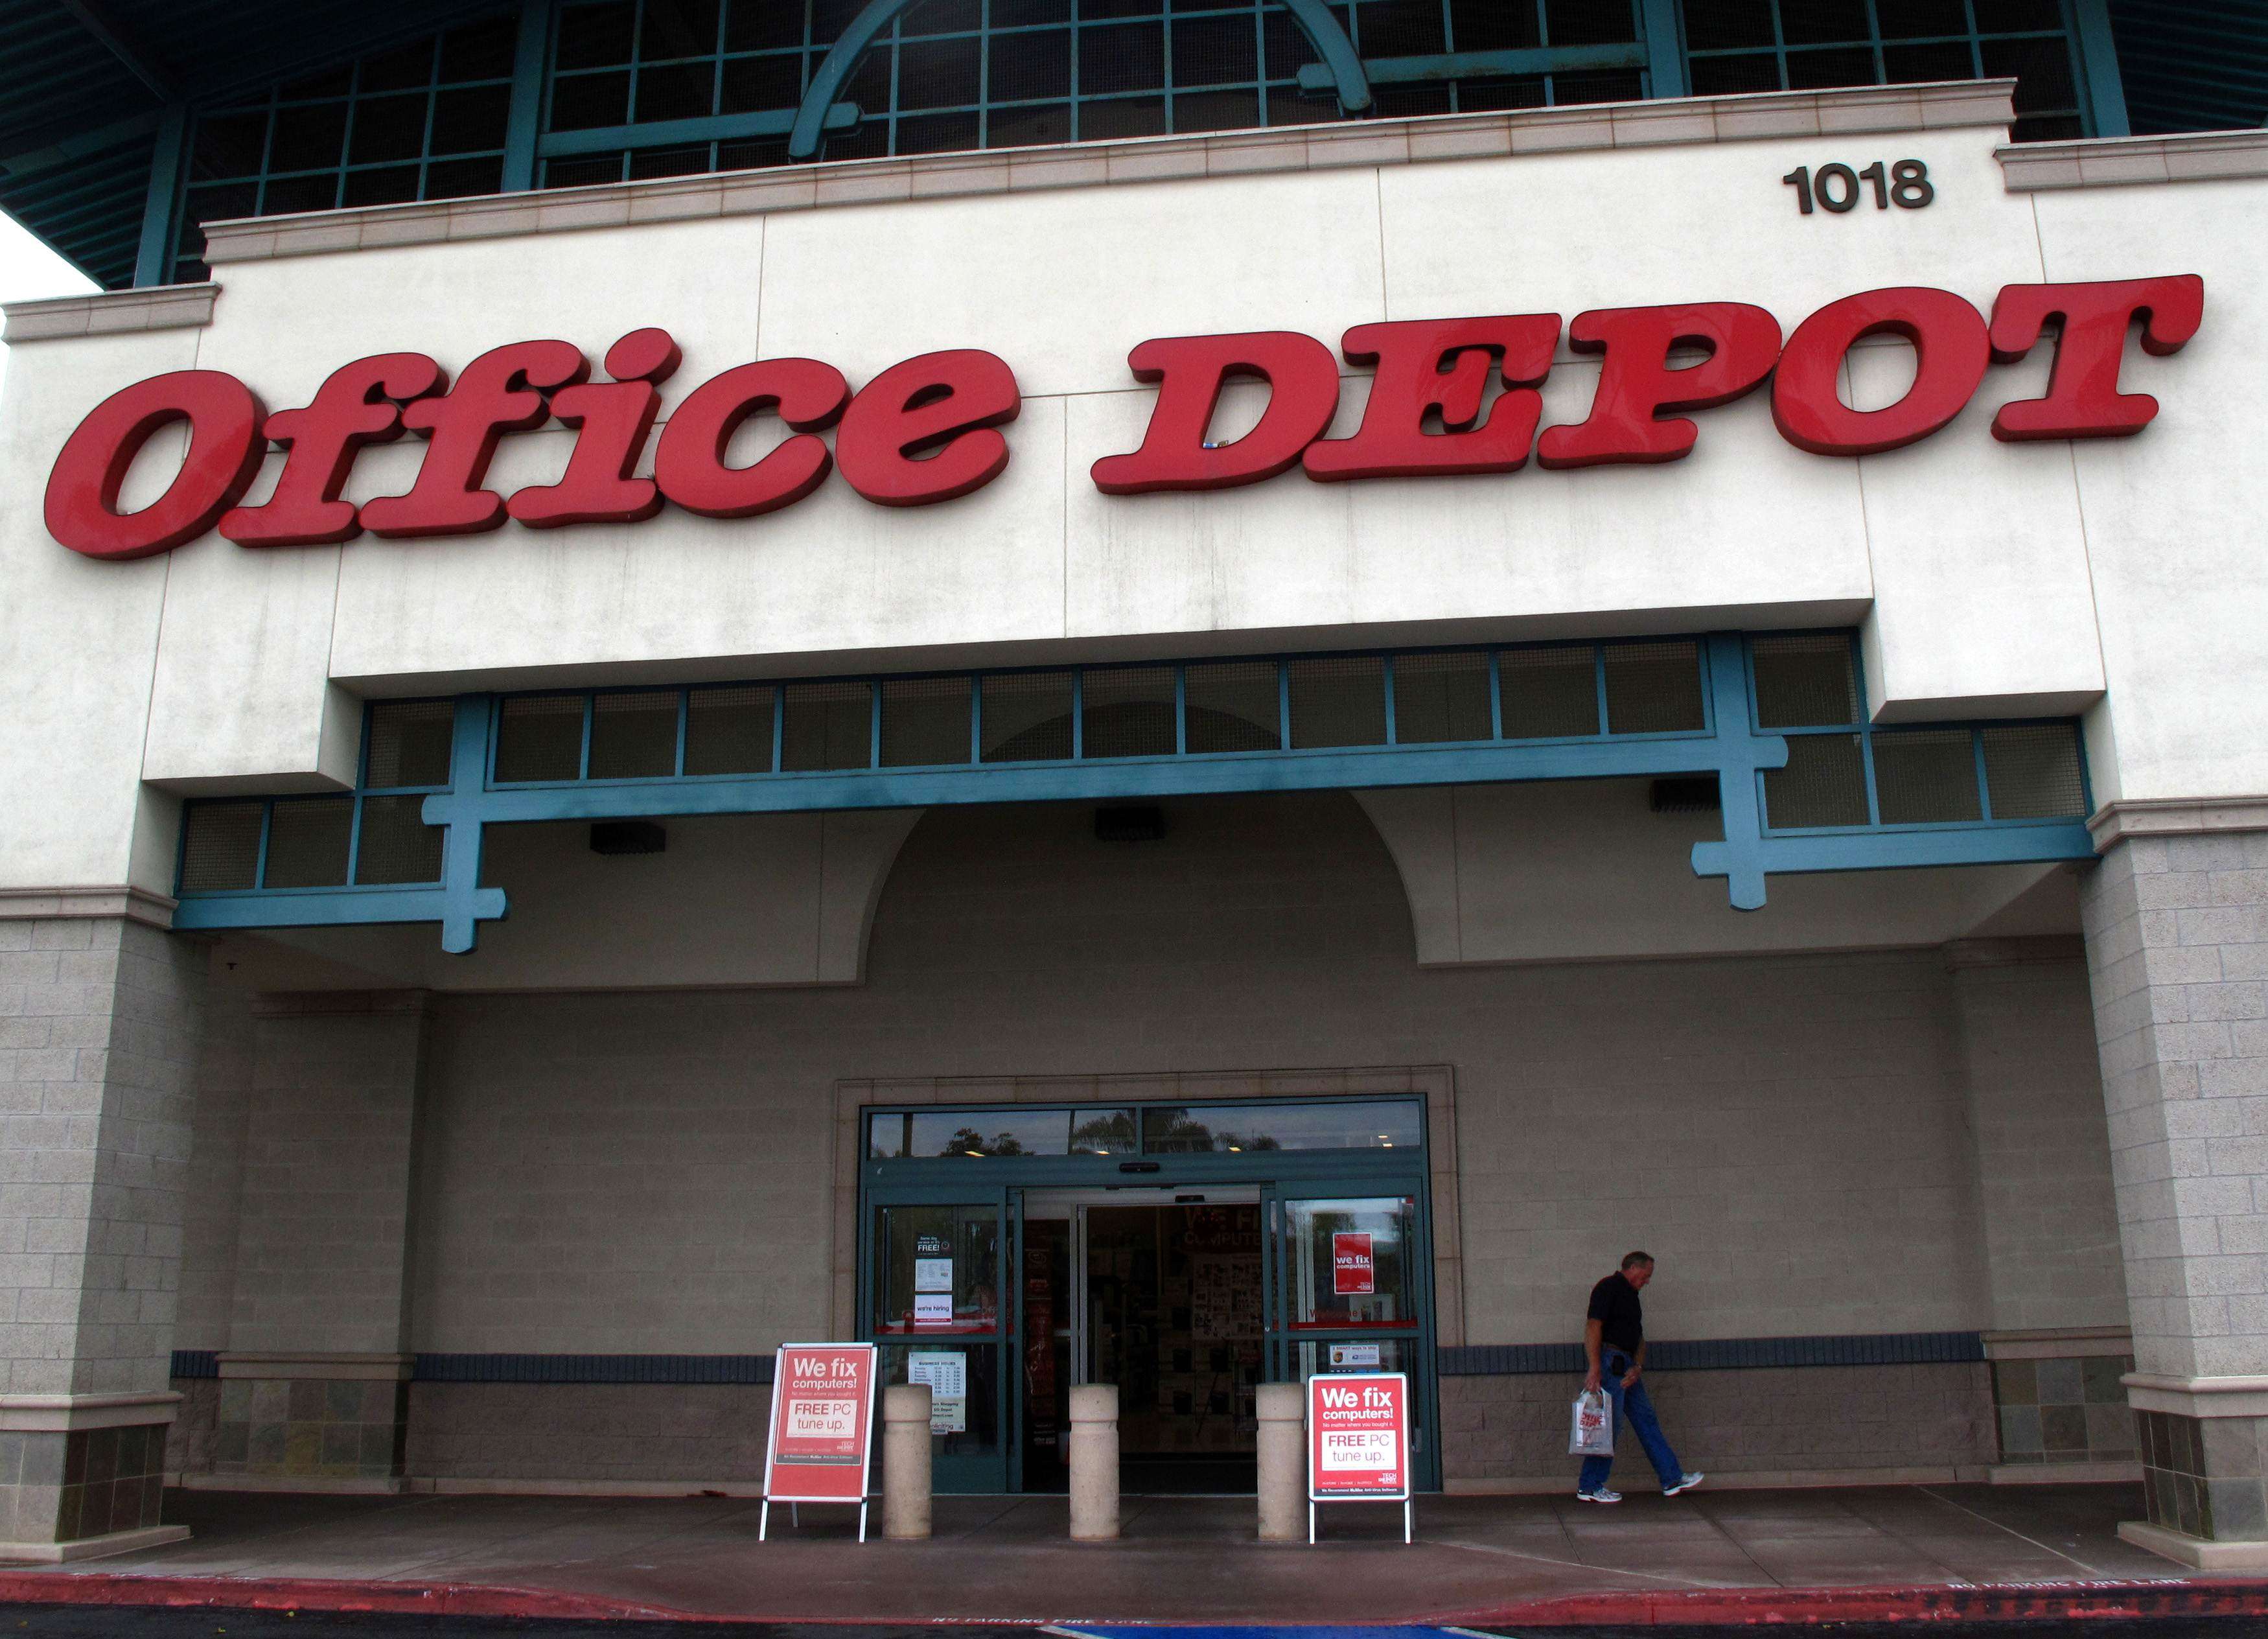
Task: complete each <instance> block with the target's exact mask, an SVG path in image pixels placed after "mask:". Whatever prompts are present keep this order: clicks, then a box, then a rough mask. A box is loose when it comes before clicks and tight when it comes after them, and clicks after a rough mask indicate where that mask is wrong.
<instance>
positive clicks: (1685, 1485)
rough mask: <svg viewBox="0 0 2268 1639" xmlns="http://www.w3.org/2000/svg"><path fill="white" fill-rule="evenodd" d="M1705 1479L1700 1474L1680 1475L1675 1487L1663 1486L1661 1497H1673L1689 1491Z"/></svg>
mask: <svg viewBox="0 0 2268 1639" xmlns="http://www.w3.org/2000/svg"><path fill="white" fill-rule="evenodd" d="M1705 1477H1706V1476H1705V1475H1702V1474H1680V1475H1679V1476H1678V1477H1677V1483H1676V1484H1675V1485H1674V1486H1664V1487H1662V1488H1661V1495H1664V1496H1675V1495H1677V1494H1678V1493H1679V1492H1680V1491H1690V1490H1691V1489H1692V1488H1694V1487H1695V1486H1697V1485H1699V1484H1700V1483H1701V1481H1702V1480H1704V1479H1705Z"/></svg>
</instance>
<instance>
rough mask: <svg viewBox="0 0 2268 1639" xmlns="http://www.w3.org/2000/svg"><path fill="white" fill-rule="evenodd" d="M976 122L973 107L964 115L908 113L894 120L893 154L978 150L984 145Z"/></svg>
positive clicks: (977, 119) (976, 118)
mask: <svg viewBox="0 0 2268 1639" xmlns="http://www.w3.org/2000/svg"><path fill="white" fill-rule="evenodd" d="M978 121H979V115H978V114H977V112H976V109H974V108H971V109H970V110H969V111H968V113H966V114H907V115H905V116H904V117H902V119H900V120H899V121H898V146H897V151H898V152H900V153H956V152H959V151H962V150H964V149H971V148H981V147H983V145H984V142H983V137H981V136H980V135H979V134H978Z"/></svg>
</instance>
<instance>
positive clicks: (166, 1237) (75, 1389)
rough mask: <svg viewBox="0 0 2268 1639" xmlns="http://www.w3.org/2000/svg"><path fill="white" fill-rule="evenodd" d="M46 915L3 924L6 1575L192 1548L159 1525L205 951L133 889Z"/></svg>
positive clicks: (0, 1435)
mask: <svg viewBox="0 0 2268 1639" xmlns="http://www.w3.org/2000/svg"><path fill="white" fill-rule="evenodd" d="M45 897H47V898H49V899H52V900H53V903H52V904H44V905H42V906H41V907H40V910H41V912H42V913H41V914H39V915H36V916H23V917H6V918H0V1315H5V1316H6V1317H7V1318H6V1319H5V1320H4V1321H0V1560H17V1561H22V1560H37V1561H56V1560H65V1559H79V1558H84V1557H90V1556H92V1555H94V1554H105V1553H118V1552H123V1551H125V1550H127V1549H130V1548H136V1547H146V1546H149V1545H151V1544H153V1543H156V1542H161V1541H171V1540H175V1539H179V1538H181V1537H185V1536H187V1535H188V1531H187V1530H186V1529H184V1528H182V1527H180V1526H166V1525H162V1524H161V1523H160V1517H161V1507H162V1503H161V1497H162V1491H163V1487H164V1464H165V1449H166V1426H167V1425H168V1424H170V1423H171V1422H172V1421H173V1416H174V1407H175V1405H176V1403H177V1401H178V1399H179V1397H178V1396H177V1395H175V1394H174V1393H173V1392H172V1390H171V1388H170V1386H169V1376H170V1362H171V1359H172V1355H173V1322H174V1315H175V1310H176V1306H177V1303H178V1300H179V1291H180V1258H181V1221H182V1210H183V1197H184V1192H185V1191H184V1184H185V1178H186V1174H187V1171H188V1160H189V1137H190V1130H191V1120H190V1117H191V1111H192V1109H193V1106H194V1103H195V1093H194V1087H195V1070H196V1057H197V1047H198V1038H199V1034H200V1031H201V1030H202V1027H203V1005H204V990H205V969H206V964H207V948H206V946H205V945H204V944H203V943H202V942H201V941H194V940H190V939H187V938H182V937H179V936H176V935H173V934H167V933H166V932H165V931H163V928H162V927H161V926H160V924H162V923H163V922H164V921H165V919H166V914H167V911H166V905H165V904H163V903H161V902H158V901H154V900H151V899H150V898H149V897H147V896H143V895H139V894H137V893H136V892H134V891H133V890H116V891H115V892H109V891H107V890H106V891H105V892H104V893H103V894H101V895H99V896H97V895H93V894H77V893H73V892H70V891H65V892H60V893H56V894H54V895H49V896H45ZM26 908H29V907H28V906H26Z"/></svg>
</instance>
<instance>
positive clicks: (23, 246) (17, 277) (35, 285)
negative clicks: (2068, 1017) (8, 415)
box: [0, 214, 94, 388]
mask: <svg viewBox="0 0 2268 1639" xmlns="http://www.w3.org/2000/svg"><path fill="white" fill-rule="evenodd" d="M93 288H94V283H93V281H92V280H91V279H89V278H88V277H86V275H85V274H84V273H81V272H80V271H79V270H78V269H77V268H74V267H72V266H71V265H70V263H69V262H65V261H64V260H63V258H62V257H61V256H58V255H55V252H54V251H52V250H49V249H48V247H46V246H45V245H42V244H41V243H40V241H39V240H36V239H33V237H32V236H31V235H30V234H29V233H26V232H25V231H24V230H23V229H22V228H20V227H18V226H17V225H16V221H15V218H12V217H10V216H7V215H4V214H0V301H33V300H36V299H38V298H40V297H41V296H83V295H85V293H86V292H89V291H91V290H92V289H93ZM7 380H8V350H7V348H5V347H4V346H0V388H4V387H5V385H6V383H7Z"/></svg>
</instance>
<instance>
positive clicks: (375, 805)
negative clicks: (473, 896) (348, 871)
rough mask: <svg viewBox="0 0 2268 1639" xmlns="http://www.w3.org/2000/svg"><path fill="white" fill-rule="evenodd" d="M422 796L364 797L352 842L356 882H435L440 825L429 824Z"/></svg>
mask: <svg viewBox="0 0 2268 1639" xmlns="http://www.w3.org/2000/svg"><path fill="white" fill-rule="evenodd" d="M424 808H425V799H424V798H423V797H365V798H364V799H363V801H362V835H361V838H360V839H359V840H358V841H357V843H356V845H355V881H357V882H439V881H440V880H441V840H442V835H443V833H442V828H441V827H440V826H438V825H428V824H427V823H425V821H424V818H423V813H424Z"/></svg>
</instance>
